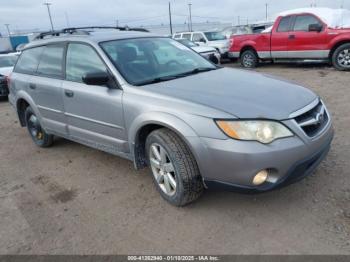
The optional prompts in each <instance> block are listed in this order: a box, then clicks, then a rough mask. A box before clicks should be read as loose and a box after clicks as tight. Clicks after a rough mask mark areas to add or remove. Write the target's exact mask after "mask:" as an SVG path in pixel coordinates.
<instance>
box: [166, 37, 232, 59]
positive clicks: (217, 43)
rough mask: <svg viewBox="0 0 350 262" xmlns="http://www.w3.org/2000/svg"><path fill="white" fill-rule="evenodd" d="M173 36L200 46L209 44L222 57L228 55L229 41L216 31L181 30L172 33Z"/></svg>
mask: <svg viewBox="0 0 350 262" xmlns="http://www.w3.org/2000/svg"><path fill="white" fill-rule="evenodd" d="M173 38H174V39H176V40H178V39H182V38H186V39H188V40H190V41H192V42H195V43H196V44H199V45H201V46H210V47H213V48H215V49H216V50H217V51H218V52H219V53H220V55H221V57H222V58H227V57H228V51H229V49H230V41H229V39H227V38H226V36H224V35H223V34H222V33H220V32H217V31H205V32H201V31H196V32H182V33H176V34H174V35H173Z"/></svg>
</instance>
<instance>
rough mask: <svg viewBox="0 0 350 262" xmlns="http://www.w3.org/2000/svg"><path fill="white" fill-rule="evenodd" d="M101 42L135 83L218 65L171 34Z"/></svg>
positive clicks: (174, 76) (175, 75) (103, 47)
mask: <svg viewBox="0 0 350 262" xmlns="http://www.w3.org/2000/svg"><path fill="white" fill-rule="evenodd" d="M100 45H101V47H102V49H103V50H104V51H105V53H106V54H107V55H108V57H109V58H110V60H111V61H112V63H113V64H114V65H115V67H116V68H117V69H118V71H119V72H120V73H121V74H122V75H123V77H124V78H125V80H127V81H128V82H129V83H131V84H133V85H144V84H147V83H151V82H152V81H154V82H160V81H167V80H171V78H176V77H184V76H187V75H188V74H190V72H192V73H199V72H202V71H205V70H214V69H217V67H216V66H215V65H213V64H212V63H210V62H209V61H207V60H206V59H205V58H203V57H202V56H200V55H199V54H197V53H196V52H194V51H193V50H192V49H190V48H188V47H186V46H184V45H183V44H180V43H179V42H177V41H175V40H172V39H170V38H138V39H125V40H114V41H108V42H103V43H101V44H100ZM198 69H200V70H198Z"/></svg>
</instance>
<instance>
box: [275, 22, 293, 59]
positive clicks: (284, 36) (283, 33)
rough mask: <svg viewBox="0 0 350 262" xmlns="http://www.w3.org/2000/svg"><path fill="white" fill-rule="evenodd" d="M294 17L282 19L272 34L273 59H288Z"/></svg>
mask: <svg viewBox="0 0 350 262" xmlns="http://www.w3.org/2000/svg"><path fill="white" fill-rule="evenodd" d="M292 21H293V16H286V17H283V18H281V19H280V21H279V24H278V26H277V28H276V29H274V32H272V34H271V56H272V58H288V53H287V48H288V40H289V39H288V38H289V35H290V30H291V24H292Z"/></svg>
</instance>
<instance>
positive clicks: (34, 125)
mask: <svg viewBox="0 0 350 262" xmlns="http://www.w3.org/2000/svg"><path fill="white" fill-rule="evenodd" d="M28 128H29V131H30V134H31V135H32V136H33V137H35V138H36V139H39V140H41V139H43V132H42V130H41V126H40V124H39V121H38V118H37V117H36V116H35V115H31V116H30V117H29V120H28Z"/></svg>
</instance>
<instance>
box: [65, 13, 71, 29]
mask: <svg viewBox="0 0 350 262" xmlns="http://www.w3.org/2000/svg"><path fill="white" fill-rule="evenodd" d="M64 16H65V18H66V23H67V27H70V23H69V17H68V14H67V12H64Z"/></svg>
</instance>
